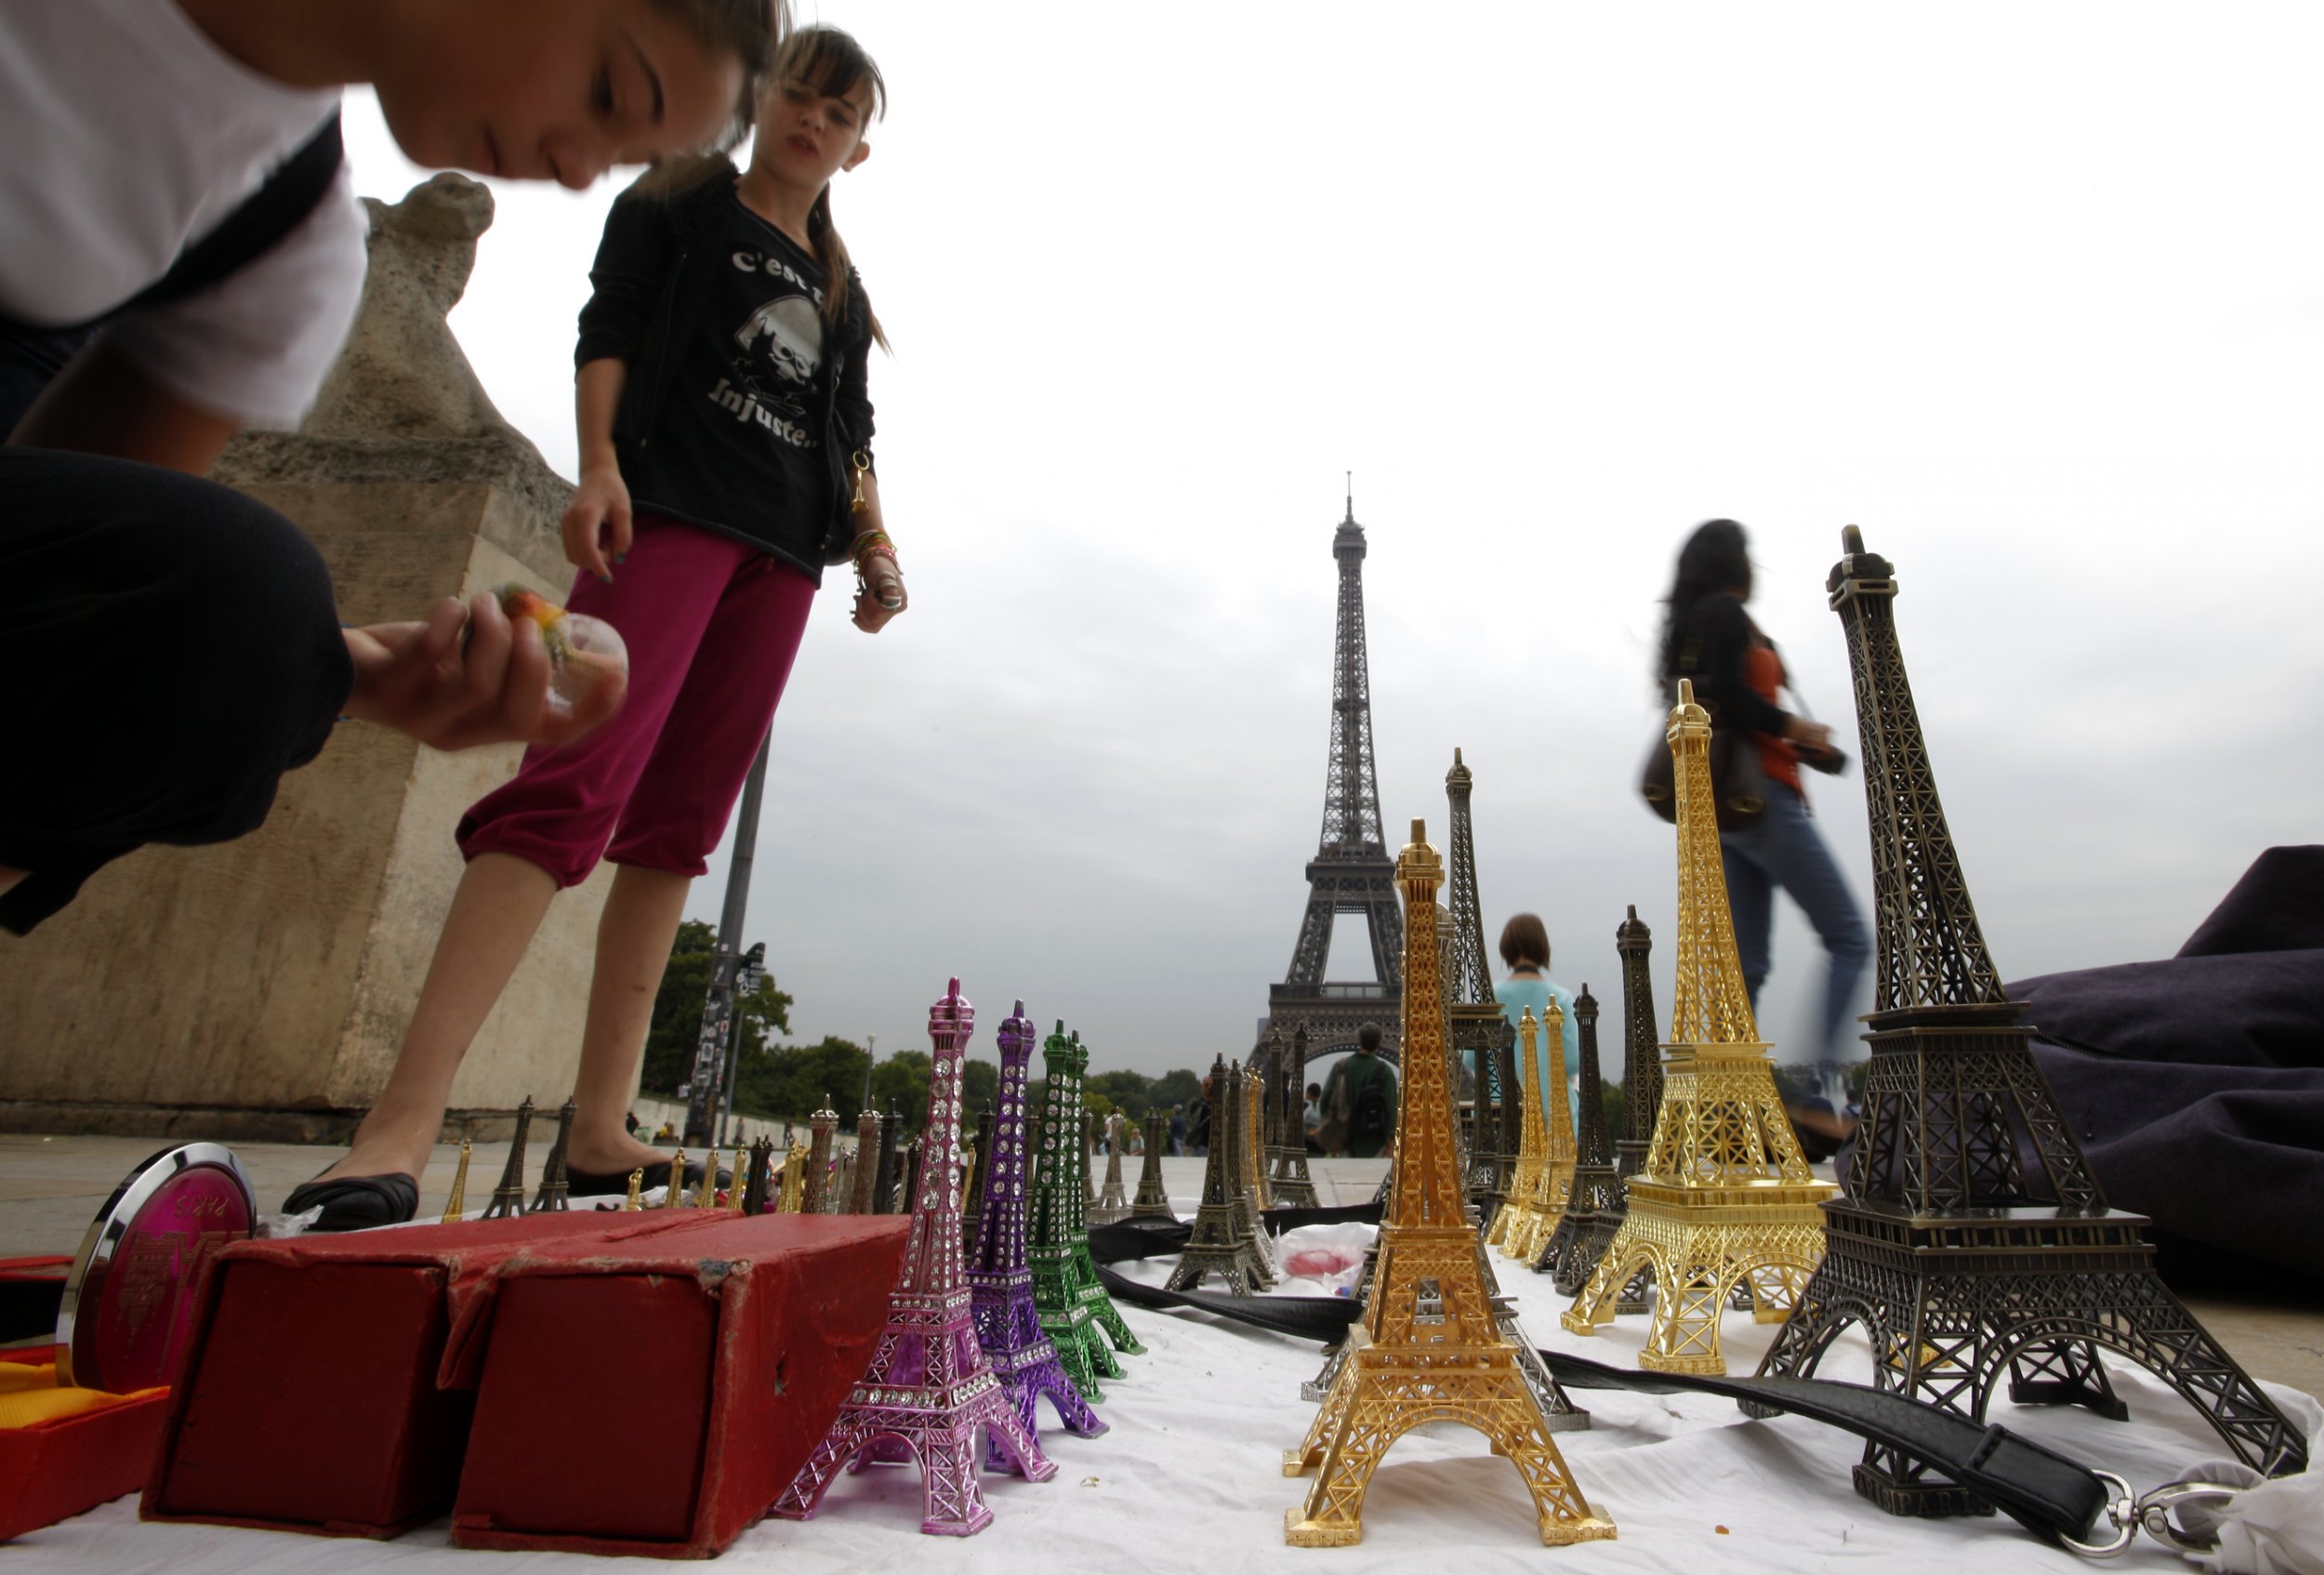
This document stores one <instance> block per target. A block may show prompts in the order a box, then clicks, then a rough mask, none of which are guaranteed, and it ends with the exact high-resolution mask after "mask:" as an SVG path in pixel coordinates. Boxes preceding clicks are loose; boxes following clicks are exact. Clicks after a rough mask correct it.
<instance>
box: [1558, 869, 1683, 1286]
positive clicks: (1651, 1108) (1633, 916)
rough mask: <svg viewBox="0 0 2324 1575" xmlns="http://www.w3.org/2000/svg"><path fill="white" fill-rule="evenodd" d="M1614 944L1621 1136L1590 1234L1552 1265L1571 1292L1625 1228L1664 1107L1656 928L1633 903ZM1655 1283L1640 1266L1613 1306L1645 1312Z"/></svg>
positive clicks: (1585, 1277) (1580, 1283) (1621, 924)
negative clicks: (1649, 963) (1607, 1191)
mask: <svg viewBox="0 0 2324 1575" xmlns="http://www.w3.org/2000/svg"><path fill="white" fill-rule="evenodd" d="M1614 949H1615V950H1616V951H1617V952H1618V953H1619V954H1620V955H1621V959H1622V1111H1623V1135H1622V1136H1621V1137H1620V1138H1618V1139H1617V1140H1616V1141H1615V1145H1614V1189H1613V1192H1612V1194H1611V1196H1610V1197H1609V1198H1608V1199H1607V1201H1606V1205H1605V1207H1604V1209H1602V1210H1600V1211H1599V1212H1598V1213H1597V1215H1596V1217H1595V1218H1594V1219H1592V1220H1591V1223H1590V1228H1589V1232H1588V1234H1587V1235H1586V1236H1584V1237H1582V1238H1581V1240H1580V1242H1579V1243H1578V1246H1577V1247H1576V1248H1575V1250H1574V1251H1573V1253H1572V1255H1571V1256H1569V1257H1565V1258H1560V1259H1559V1260H1558V1261H1557V1262H1556V1264H1553V1265H1552V1275H1553V1277H1554V1283H1555V1284H1556V1286H1557V1288H1558V1290H1561V1291H1564V1292H1565V1294H1566V1295H1568V1296H1571V1295H1573V1294H1574V1293H1575V1292H1576V1291H1578V1290H1580V1289H1581V1288H1582V1284H1583V1282H1584V1281H1586V1280H1588V1279H1589V1277H1590V1275H1591V1271H1592V1270H1593V1269H1595V1268H1596V1267H1597V1266H1598V1260H1599V1259H1600V1258H1602V1257H1604V1255H1605V1250H1606V1246H1607V1244H1608V1243H1610V1242H1611V1241H1613V1239H1614V1236H1615V1233H1616V1232H1617V1231H1618V1230H1620V1229H1621V1228H1622V1219H1623V1216H1624V1215H1626V1214H1627V1213H1628V1212H1629V1211H1630V1179H1631V1177H1632V1176H1633V1175H1636V1174H1637V1173H1638V1168H1639V1167H1640V1166H1641V1165H1642V1164H1644V1162H1645V1158H1646V1151H1647V1150H1648V1149H1649V1148H1650V1147H1652V1146H1653V1144H1654V1135H1655V1117H1656V1115H1657V1113H1658V1112H1659V1111H1660V1110H1661V1108H1662V1047H1661V1042H1660V1041H1661V1038H1662V1035H1661V1031H1660V1030H1659V1029H1658V1028H1657V1027H1656V1026H1655V987H1654V975H1653V974H1652V973H1649V972H1648V971H1647V967H1646V954H1647V953H1648V952H1650V951H1652V950H1653V949H1654V932H1653V931H1651V930H1649V929H1647V928H1646V926H1645V923H1644V921H1643V920H1640V919H1639V917H1638V907H1637V905H1636V904H1634V903H1633V904H1631V908H1630V917H1629V918H1628V919H1625V920H1622V922H1621V923H1620V924H1618V925H1617V926H1615V930H1614ZM1576 1004H1577V1005H1578V1004H1579V1002H1576ZM1584 1053H1587V1052H1586V1051H1585V1052H1584ZM1653 1284H1654V1279H1653V1277H1652V1276H1650V1275H1648V1274H1646V1273H1645V1272H1644V1270H1641V1271H1640V1272H1639V1273H1638V1274H1637V1275H1635V1276H1633V1277H1631V1282H1630V1284H1628V1285H1626V1286H1624V1287H1623V1288H1622V1290H1621V1293H1620V1294H1619V1295H1618V1296H1617V1297H1616V1298H1615V1301H1614V1310H1615V1311H1616V1312H1617V1313H1643V1312H1644V1311H1645V1310H1646V1292H1647V1290H1649V1289H1651V1288H1652V1286H1653Z"/></svg>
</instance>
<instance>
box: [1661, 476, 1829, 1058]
mask: <svg viewBox="0 0 2324 1575" xmlns="http://www.w3.org/2000/svg"><path fill="white" fill-rule="evenodd" d="M1750 599H1751V560H1750V546H1749V543H1748V542H1747V541H1746V540H1745V539H1744V535H1743V527H1742V526H1741V525H1739V524H1736V523H1735V522H1734V521H1733V520H1707V521H1705V522H1704V523H1702V524H1699V525H1697V526H1696V527H1695V533H1694V534H1693V535H1692V536H1688V537H1687V538H1686V544H1685V545H1684V547H1682V548H1680V549H1679V562H1678V572H1677V574H1676V575H1675V576H1673V578H1672V581H1671V585H1670V595H1669V596H1668V597H1667V598H1665V601H1666V602H1667V603H1668V605H1669V615H1668V618H1667V620H1666V621H1665V623H1664V625H1663V632H1662V648H1661V653H1660V665H1659V668H1658V669H1657V677H1659V679H1660V680H1661V684H1660V693H1661V695H1662V697H1663V703H1664V704H1665V705H1668V704H1669V703H1670V696H1671V695H1672V694H1673V693H1674V691H1675V686H1676V684H1677V682H1678V680H1680V679H1682V678H1691V679H1693V680H1694V682H1695V698H1696V699H1697V701H1699V702H1701V704H1702V706H1703V708H1705V709H1706V710H1708V711H1710V716H1711V721H1712V725H1713V726H1715V727H1719V728H1740V729H1742V730H1744V731H1745V732H1746V733H1748V734H1749V735H1750V740H1749V742H1750V743H1751V744H1753V745H1755V746H1756V747H1757V748H1758V750H1759V759H1760V765H1761V767H1762V769H1763V771H1764V773H1765V774H1766V777H1767V786H1768V792H1767V798H1766V808H1765V809H1764V810H1763V811H1762V812H1761V814H1760V815H1759V817H1758V819H1757V820H1756V821H1754V822H1753V823H1752V824H1751V825H1750V826H1749V827H1745V828H1744V829H1742V830H1738V831H1727V830H1722V831H1721V832H1720V833H1719V853H1720V858H1721V861H1722V863H1723V865H1724V866H1725V867H1726V878H1727V905H1728V907H1730V908H1731V909H1732V910H1733V912H1734V916H1735V946H1736V952H1737V953H1739V954H1740V956H1741V960H1742V964H1743V983H1744V985H1745V986H1746V987H1747V988H1748V989H1749V990H1750V996H1751V1010H1752V1011H1753V1013H1757V1012H1758V1010H1759V988H1760V986H1762V985H1763V984H1765V983H1766V981H1767V973H1768V969H1769V955H1768V953H1769V938H1770V931H1771V930H1772V929H1773V927H1774V920H1775V901H1776V891H1777V889H1778V888H1780V889H1781V890H1782V891H1784V892H1786V893H1789V895H1790V898H1791V900H1792V901H1793V902H1795V903H1797V904H1799V905H1800V909H1801V911H1802V912H1803V913H1805V914H1806V915H1807V920H1808V922H1809V923H1810V924H1812V925H1814V926H1815V927H1816V935H1817V936H1818V937H1819V938H1820V939H1821V940H1822V941H1823V943H1824V951H1825V953H1826V960H1827V961H1826V969H1825V973H1824V991H1823V996H1822V999H1821V1003H1820V1006H1819V1008H1818V1017H1817V1026H1816V1042H1815V1044H1814V1045H1813V1046H1803V1047H1802V1050H1804V1051H1807V1052H1808V1053H1804V1054H1800V1055H1797V1056H1794V1057H1791V1059H1796V1060H1814V1061H1819V1062H1831V1061H1838V1060H1839V1059H1841V1050H1840V1044H1841V1036H1842V1028H1843V1026H1845V1024H1846V1022H1847V1016H1848V1006H1849V1002H1850V1000H1851V999H1852V998H1853V997H1854V996H1855V988H1856V984H1857V981H1859V980H1860V979H1862V978H1863V976H1864V970H1865V967H1866V965H1867V964H1868V963H1869V962H1870V960H1871V957H1872V936H1871V932H1870V931H1869V930H1868V929H1867V928H1866V926H1865V922H1864V916H1863V914H1862V913H1861V912H1860V911H1859V910H1858V909H1857V907H1856V903H1855V897H1853V896H1852V895H1850V894H1849V892H1848V886H1847V882H1846V881H1844V880H1842V879H1841V875H1840V867H1839V866H1837V865H1836V864H1834V863H1833V862H1832V856H1831V853H1830V850H1829V849H1828V848H1826V847H1825V846H1824V839H1823V837H1822V836H1821V835H1820V834H1819V833H1818V832H1817V831H1816V823H1815V822H1814V821H1813V820H1811V819H1810V818H1809V816H1808V805H1807V794H1806V792H1805V790H1804V789H1803V788H1802V787H1801V785H1800V766H1801V763H1802V761H1803V760H1804V761H1809V762H1811V763H1813V762H1816V761H1825V762H1830V761H1836V760H1837V758H1838V757H1837V754H1836V752H1835V751H1834V750H1833V748H1832V743H1831V729H1829V728H1828V727H1826V726H1825V725H1823V723H1821V722H1816V721H1808V720H1807V719H1806V718H1804V717H1800V716H1795V715H1793V714H1792V713H1790V712H1789V711H1787V710H1785V709H1784V708H1782V707H1781V706H1780V705H1778V704H1777V703H1776V697H1777V695H1779V694H1780V693H1781V692H1782V691H1783V689H1784V688H1785V686H1786V684H1787V683H1788V682H1789V680H1788V678H1787V675H1786V674H1785V671H1784V666H1783V658H1782V656H1781V655H1778V654H1777V652H1776V647H1775V644H1774V642H1771V641H1770V640H1769V639H1768V638H1767V637H1766V636H1765V635H1764V634H1763V633H1761V632H1760V629H1759V626H1758V625H1757V624H1755V623H1753V622H1752V621H1751V616H1750V614H1749V613H1748V612H1746V611H1745V610H1744V604H1745V603H1746V602H1750ZM1738 742H1741V741H1739V740H1738Z"/></svg>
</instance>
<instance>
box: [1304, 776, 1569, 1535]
mask: <svg viewBox="0 0 2324 1575" xmlns="http://www.w3.org/2000/svg"><path fill="white" fill-rule="evenodd" d="M1443 875H1444V865H1443V863H1442V862H1441V861H1440V860H1439V859H1438V857H1437V854H1436V850H1435V849H1433V848H1432V847H1430V846H1429V845H1428V841H1427V836H1426V830H1425V827H1424V826H1423V824H1422V823H1421V822H1419V821H1417V820H1416V821H1414V822H1413V823H1412V842H1411V845H1410V846H1408V847H1406V849H1405V850H1404V855H1403V856H1402V857H1401V858H1400V859H1398V860H1397V862H1396V883H1397V885H1398V886H1399V887H1401V888H1402V889H1403V893H1404V897H1405V902H1406V911H1407V913H1408V914H1409V915H1411V916H1412V917H1411V918H1410V919H1409V920H1408V921H1407V923H1406V936H1407V939H1406V951H1405V1024H1404V1030H1405V1031H1404V1045H1405V1064H1404V1073H1405V1086H1404V1097H1403V1099H1402V1100H1401V1101H1400V1102H1399V1108H1398V1110H1397V1119H1396V1160H1397V1162H1396V1171H1395V1176H1396V1181H1395V1186H1394V1188H1393V1194H1392V1196H1391V1198H1390V1199H1389V1205H1388V1212H1387V1215H1386V1217H1385V1218H1384V1219H1383V1220H1382V1221H1381V1224H1380V1242H1379V1246H1380V1254H1379V1263H1378V1268H1377V1271H1376V1274H1375V1278H1374V1281H1373V1287H1372V1294H1371V1300H1370V1302H1369V1303H1368V1304H1367V1306H1366V1308H1365V1315H1364V1323H1363V1325H1362V1334H1363V1339H1362V1342H1361V1343H1358V1340H1357V1331H1356V1330H1350V1331H1349V1337H1350V1344H1351V1345H1352V1346H1353V1347H1354V1348H1353V1350H1352V1351H1351V1353H1350V1354H1349V1356H1348V1357H1347V1359H1346V1360H1345V1361H1344V1362H1342V1363H1341V1364H1340V1372H1339V1375H1338V1377H1337V1378H1336V1379H1335V1380H1334V1381H1333V1383H1332V1385H1331V1392H1330V1394H1329V1395H1327V1396H1326V1397H1325V1399H1324V1402H1323V1405H1322V1406H1321V1408H1320V1409H1318V1410H1317V1411H1316V1413H1315V1420H1314V1424H1313V1425H1312V1426H1311V1427H1309V1429H1308V1431H1307V1437H1306V1439H1305V1441H1304V1442H1302V1443H1301V1446H1300V1447H1299V1448H1298V1449H1293V1450H1289V1451H1287V1452H1286V1453H1285V1455H1284V1457H1283V1470H1284V1474H1285V1475H1286V1476H1304V1475H1305V1474H1306V1473H1307V1472H1309V1471H1314V1472H1315V1473H1316V1477H1315V1480H1314V1484H1313V1485H1312V1486H1311V1487H1310V1488H1309V1489H1308V1493H1307V1498H1306V1501H1305V1502H1304V1503H1303V1504H1301V1506H1300V1507H1298V1508H1296V1509H1292V1510H1288V1511H1287V1512H1286V1513H1285V1515H1284V1539H1285V1541H1287V1542H1290V1543H1292V1544H1293V1545H1294V1546H1301V1547H1318V1546H1338V1545H1345V1544H1347V1543H1351V1542H1357V1541H1359V1540H1360V1539H1361V1538H1362V1537H1363V1535H1364V1521H1363V1512H1364V1491H1365V1489H1366V1488H1367V1487H1368V1486H1369V1485H1370V1483H1371V1477H1372V1472H1373V1471H1374V1469H1375V1468H1377V1467H1378V1465H1379V1464H1380V1458H1381V1456H1383V1455H1384V1454H1385V1453H1386V1452H1387V1450H1388V1449H1389V1446H1391V1445H1392V1444H1393V1443H1394V1442H1395V1441H1396V1439H1397V1438H1398V1437H1399V1436H1402V1435H1403V1434H1405V1433H1406V1432H1407V1431H1408V1430H1410V1429H1412V1428H1414V1427H1418V1426H1419V1425H1421V1424H1422V1423H1431V1422H1459V1423H1467V1424H1468V1425H1469V1426H1471V1427H1473V1428H1475V1429H1476V1430H1477V1431H1478V1432H1480V1433H1483V1434H1484V1435H1485V1436H1486V1438H1488V1439H1489V1440H1491V1442H1492V1446H1493V1451H1494V1453H1496V1454H1501V1455H1506V1456H1508V1457H1509V1459H1510V1461H1511V1462H1512V1463H1513V1464H1514V1465H1515V1466H1516V1467H1517V1471H1518V1475H1519V1476H1521V1477H1523V1478H1524V1480H1525V1488H1526V1489H1527V1491H1528V1492H1530V1493H1531V1494H1532V1497H1533V1504H1534V1511H1535V1514H1536V1516H1537V1518H1538V1524H1539V1528H1540V1532H1541V1540H1542V1541H1543V1542H1549V1543H1552V1544H1554V1543H1559V1542H1585V1541H1589V1540H1592V1539H1597V1538H1604V1537H1611V1536H1613V1535H1614V1527H1613V1525H1612V1524H1611V1523H1610V1522H1608V1521H1606V1520H1604V1518H1602V1517H1600V1516H1599V1515H1595V1514H1594V1513H1592V1512H1591V1508H1590V1506H1589V1505H1588V1504H1587V1503H1585V1502H1583V1501H1582V1496H1581V1491H1580V1489H1578V1488H1577V1487H1576V1486H1575V1484H1574V1480H1573V1478H1572V1476H1569V1475H1568V1474H1567V1472H1566V1469H1565V1460H1564V1459H1563V1458H1562V1457H1561V1456H1560V1455H1559V1453H1558V1450H1557V1445H1556V1444H1555V1443H1554V1442H1553V1441H1552V1439H1551V1437H1550V1435H1549V1431H1548V1429H1547V1428H1546V1427H1545V1426H1544V1424H1543V1419H1542V1415H1541V1409H1540V1402H1539V1401H1538V1399H1537V1398H1536V1397H1535V1395H1534V1392H1533V1390H1532V1389H1531V1388H1530V1387H1529V1386H1528V1385H1527V1384H1526V1383H1525V1372H1524V1370H1522V1369H1521V1368H1520V1367H1519V1366H1518V1362H1517V1351H1516V1347H1515V1346H1514V1345H1512V1344H1511V1343H1510V1342H1509V1341H1508V1339H1506V1338H1505V1337H1504V1336H1503V1335H1502V1333H1501V1331H1500V1330H1499V1327H1498V1326H1497V1324H1496V1321H1495V1318H1494V1311H1493V1305H1492V1300H1491V1296H1490V1293H1489V1290H1488V1288H1487V1286H1486V1278H1485V1270H1484V1258H1483V1254H1482V1252H1481V1251H1479V1248H1478V1242H1477V1237H1476V1233H1475V1232H1474V1231H1473V1230H1472V1228H1471V1227H1470V1225H1469V1221H1468V1198H1467V1196H1466V1192H1465V1189H1464V1186H1463V1181H1464V1178H1463V1177H1462V1175H1461V1173H1460V1167H1459V1157H1458V1150H1457V1147H1456V1145H1455V1144H1454V1142H1453V1100H1452V1091H1451V1089H1450V1087H1449V1086H1448V1085H1447V1082H1446V1075H1445V1047H1444V1045H1443V1044H1442V1043H1441V1042H1439V1036H1440V1034H1441V1031H1442V1030H1441V1029H1440V1028H1439V1026H1438V1023H1439V1014H1440V1013H1442V1011H1443V1006H1442V1004H1441V1001H1440V995H1441V991H1442V988H1443V986H1442V983H1441V981H1440V979H1439V972H1438V967H1437V957H1436V941H1435V936H1434V935H1433V933H1431V931H1432V930H1433V926H1432V925H1428V924H1424V923H1422V922H1420V920H1421V918H1423V917H1425V916H1426V915H1427V913H1428V910H1429V905H1431V904H1433V902H1434V901H1435V900H1436V888H1437V884H1438V882H1439V881H1440V880H1442V879H1443Z"/></svg>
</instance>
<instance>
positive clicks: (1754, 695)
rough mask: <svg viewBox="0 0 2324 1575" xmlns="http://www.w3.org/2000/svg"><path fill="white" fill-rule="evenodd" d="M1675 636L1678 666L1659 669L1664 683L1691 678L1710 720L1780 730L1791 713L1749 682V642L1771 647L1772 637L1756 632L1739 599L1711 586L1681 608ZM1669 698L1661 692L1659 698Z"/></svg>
mask: <svg viewBox="0 0 2324 1575" xmlns="http://www.w3.org/2000/svg"><path fill="white" fill-rule="evenodd" d="M1678 637H1679V638H1678V649H1677V659H1678V668H1677V669H1676V670H1675V671H1673V672H1670V673H1666V674H1665V675H1664V680H1665V683H1666V686H1674V685H1675V684H1676V683H1677V682H1678V681H1679V680H1680V679H1682V678H1691V679H1693V680H1694V681H1695V698H1696V700H1697V702H1699V703H1700V704H1701V706H1702V708H1703V709H1705V710H1707V711H1709V712H1710V715H1711V718H1712V720H1713V721H1717V722H1721V723H1723V724H1726V725H1729V726H1733V725H1736V724H1740V725H1742V726H1744V727H1746V728H1749V729H1750V731H1751V732H1753V733H1764V734H1769V735H1773V736H1775V737H1777V738H1780V737H1782V736H1783V730H1784V726H1785V724H1786V723H1788V722H1789V721H1790V720H1791V713H1790V712H1789V711H1787V710H1785V709H1783V708H1781V707H1780V706H1775V705H1770V704H1769V703H1768V702H1767V701H1766V700H1765V699H1764V698H1763V697H1762V696H1761V695H1760V693H1759V691H1757V690H1756V689H1753V688H1752V687H1751V684H1750V670H1751V669H1750V656H1751V647H1752V646H1753V645H1754V644H1759V645H1764V646H1766V647H1767V648H1768V649H1770V650H1773V649H1775V642H1773V641H1771V640H1769V639H1768V638H1767V637H1766V636H1765V635H1763V634H1762V633H1760V631H1759V626H1758V625H1757V624H1755V623H1753V622H1751V615H1750V614H1749V613H1746V612H1745V611H1744V610H1743V603H1742V602H1738V601H1736V599H1735V598H1734V597H1733V596H1731V595H1729V594H1728V593H1727V592H1725V591H1723V590H1715V591H1712V592H1711V593H1710V595H1708V596H1706V597H1704V598H1703V599H1702V600H1701V601H1699V602H1696V603H1695V604H1694V605H1693V606H1692V607H1689V608H1688V609H1687V610H1686V612H1685V614H1684V615H1683V616H1682V617H1681V619H1680V622H1679V629H1678ZM1663 701H1664V703H1665V704H1668V703H1669V702H1670V693H1667V692H1666V693H1665V694H1664V695H1663Z"/></svg>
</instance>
